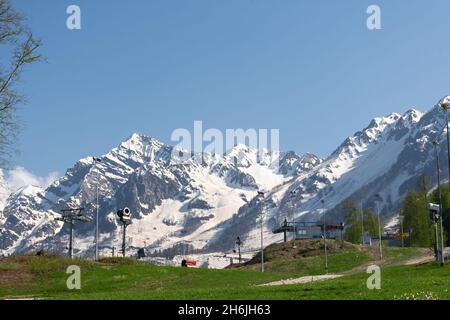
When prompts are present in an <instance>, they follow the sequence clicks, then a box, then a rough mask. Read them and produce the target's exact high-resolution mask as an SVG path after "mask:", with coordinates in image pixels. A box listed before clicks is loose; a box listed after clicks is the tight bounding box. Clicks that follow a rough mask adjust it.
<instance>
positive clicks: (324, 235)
mask: <svg viewBox="0 0 450 320" xmlns="http://www.w3.org/2000/svg"><path fill="white" fill-rule="evenodd" d="M320 202H321V203H322V217H323V244H324V250H325V274H328V251H327V225H326V219H325V200H323V199H322V200H321V201H320Z"/></svg>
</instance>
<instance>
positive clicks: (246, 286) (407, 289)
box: [0, 248, 450, 299]
mask: <svg viewBox="0 0 450 320" xmlns="http://www.w3.org/2000/svg"><path fill="white" fill-rule="evenodd" d="M386 254H387V256H388V261H389V264H395V263H398V262H399V261H400V260H404V259H406V258H409V257H411V256H414V255H415V254H417V251H416V250H414V249H398V248H397V249H389V250H387V251H386ZM372 255H373V252H372V251H371V250H368V251H360V250H354V249H352V248H349V249H346V250H345V251H343V252H342V251H336V252H332V253H331V255H330V259H329V262H330V272H341V271H345V270H349V269H353V268H355V267H357V266H361V265H367V264H368V263H369V261H370V260H372V259H371V256H372ZM268 256H269V257H270V254H269V255H268ZM323 261H324V260H323V257H321V256H311V257H303V258H301V259H295V260H289V259H287V260H284V261H283V260H281V261H277V260H272V261H269V262H268V264H267V269H268V272H265V273H261V272H258V271H254V270H246V269H243V268H241V269H238V270H203V269H186V268H174V267H156V266H151V265H146V264H141V263H135V262H133V261H132V260H125V261H122V262H121V263H113V261H105V262H103V263H95V262H88V261H81V260H75V261H70V260H65V259H59V258H50V257H15V258H8V259H6V260H3V261H1V262H0V297H24V296H33V297H40V298H56V299H336V298H343V299H358V298H363V299H366V298H368V299H377V298H389V299H393V298H396V297H400V296H401V295H402V294H404V293H411V292H415V291H418V290H419V291H429V292H432V293H433V294H434V296H435V297H438V298H446V299H447V298H450V296H449V294H448V291H445V290H447V288H450V272H449V271H448V269H447V268H439V267H436V266H434V265H433V264H429V265H424V266H409V267H405V266H403V267H392V266H391V267H385V268H383V273H382V277H383V278H382V279H383V282H382V286H383V289H382V290H381V291H376V292H374V291H369V290H368V289H367V288H366V279H367V275H366V274H365V273H364V270H365V268H364V267H361V270H360V273H359V274H356V275H349V276H346V277H344V278H341V279H336V280H332V281H327V282H323V283H314V284H304V285H291V286H280V287H264V288H261V287H256V286H255V285H257V284H262V283H267V282H271V281H275V280H280V279H286V278H291V277H299V276H304V275H311V274H322V273H323ZM71 264H75V265H79V266H80V267H81V270H82V290H80V291H69V290H67V288H66V279H67V277H68V275H67V274H65V270H66V268H67V266H69V265H71ZM255 265H256V264H255ZM253 268H254V266H249V269H253Z"/></svg>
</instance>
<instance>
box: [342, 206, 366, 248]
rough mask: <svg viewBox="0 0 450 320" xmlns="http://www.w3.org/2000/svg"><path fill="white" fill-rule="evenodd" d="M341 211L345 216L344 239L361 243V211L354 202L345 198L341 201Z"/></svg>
mask: <svg viewBox="0 0 450 320" xmlns="http://www.w3.org/2000/svg"><path fill="white" fill-rule="evenodd" d="M342 213H343V215H344V217H345V225H346V228H345V234H344V237H345V240H346V241H348V242H351V243H361V237H362V234H361V230H362V225H361V223H362V221H361V211H360V209H359V207H358V206H357V204H356V202H355V201H354V200H352V199H347V200H345V201H344V202H343V203H342Z"/></svg>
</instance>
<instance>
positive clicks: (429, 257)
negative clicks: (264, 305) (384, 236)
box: [258, 247, 450, 287]
mask: <svg viewBox="0 0 450 320" xmlns="http://www.w3.org/2000/svg"><path fill="white" fill-rule="evenodd" d="M444 255H445V256H446V257H448V256H449V255H450V247H448V248H445V249H444ZM434 260H435V257H434V253H433V252H432V251H431V250H421V251H420V255H419V256H417V257H414V258H410V259H406V260H403V261H400V262H399V263H396V264H393V265H397V266H402V265H403V266H410V265H418V264H423V263H428V262H432V261H434ZM446 260H447V259H446ZM390 262H391V261H389V260H382V261H371V262H367V263H365V264H362V265H360V266H357V267H355V268H353V269H350V270H347V271H344V272H342V273H339V274H326V275H319V276H304V277H300V278H291V279H286V280H280V281H273V282H269V283H265V284H260V285H258V287H264V286H281V285H289V284H303V283H311V282H319V281H327V280H332V279H337V278H341V277H343V276H347V275H351V274H357V273H361V272H365V270H367V267H369V266H370V265H373V264H376V265H378V266H383V265H387V264H389V263H390Z"/></svg>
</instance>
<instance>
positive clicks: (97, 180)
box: [93, 157, 102, 261]
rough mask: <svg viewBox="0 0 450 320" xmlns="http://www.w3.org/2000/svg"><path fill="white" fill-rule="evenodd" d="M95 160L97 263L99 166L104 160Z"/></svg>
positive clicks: (96, 248)
mask: <svg viewBox="0 0 450 320" xmlns="http://www.w3.org/2000/svg"><path fill="white" fill-rule="evenodd" d="M93 160H94V169H95V171H96V173H97V177H96V204H95V207H96V215H95V261H98V183H99V176H100V171H98V168H97V164H98V163H100V162H102V159H100V158H96V157H93Z"/></svg>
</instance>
